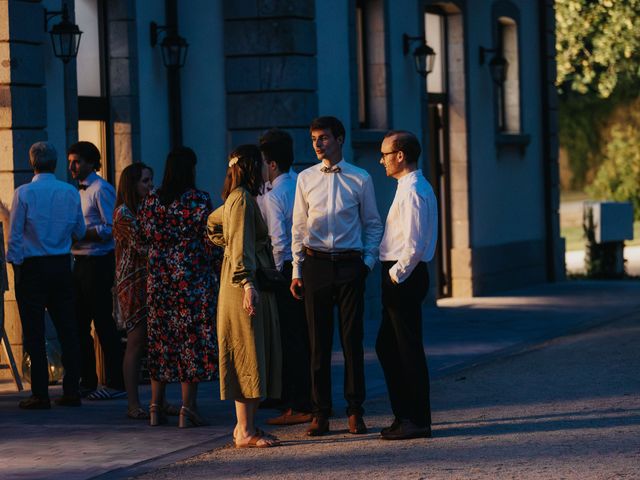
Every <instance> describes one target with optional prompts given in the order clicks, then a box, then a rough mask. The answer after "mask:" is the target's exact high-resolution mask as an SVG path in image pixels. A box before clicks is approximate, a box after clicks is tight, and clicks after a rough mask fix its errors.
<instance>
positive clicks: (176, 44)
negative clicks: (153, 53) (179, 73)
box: [161, 35, 189, 68]
mask: <svg viewBox="0 0 640 480" xmlns="http://www.w3.org/2000/svg"><path fill="white" fill-rule="evenodd" d="M161 47H162V62H163V63H164V66H165V67H167V68H181V67H183V66H184V63H185V61H186V60H187V52H188V50H189V44H188V43H187V42H186V41H185V39H184V38H182V37H180V36H178V35H170V36H166V37H165V38H164V40H163V41H162V45H161Z"/></svg>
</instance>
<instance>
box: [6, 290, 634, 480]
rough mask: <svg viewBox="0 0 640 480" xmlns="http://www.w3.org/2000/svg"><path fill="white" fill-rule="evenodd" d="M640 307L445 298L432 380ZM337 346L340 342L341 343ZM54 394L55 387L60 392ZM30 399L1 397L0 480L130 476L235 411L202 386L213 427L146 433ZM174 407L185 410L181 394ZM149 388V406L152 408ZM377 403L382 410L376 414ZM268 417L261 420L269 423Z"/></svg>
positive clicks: (595, 294)
mask: <svg viewBox="0 0 640 480" xmlns="http://www.w3.org/2000/svg"><path fill="white" fill-rule="evenodd" d="M639 307H640V282H635V281H629V282H566V283H562V284H555V285H543V286H540V287H536V288H531V289H527V290H521V291H517V292H514V293H511V294H508V295H504V296H500V297H488V298H476V299H467V300H459V299H456V300H446V301H441V302H439V307H438V308H425V335H424V337H425V338H424V340H425V349H426V351H427V353H428V356H429V362H430V370H431V372H432V376H433V377H434V378H435V379H437V378H443V377H444V376H445V375H447V374H448V373H451V372H454V371H459V370H460V369H462V368H465V367H468V366H470V365H473V364H478V363H480V364H482V363H486V362H488V361H490V360H495V359H496V358H499V357H501V356H503V355H505V354H507V353H515V352H518V351H521V350H523V349H524V348H525V346H530V345H532V344H537V343H540V342H544V341H545V340H548V339H551V338H554V337H557V336H560V335H566V334H568V333H570V332H575V331H580V330H584V329H585V328H588V327H590V326H594V325H598V324H601V323H604V322H610V321H613V320H615V319H616V318H620V317H624V316H625V315H628V314H629V313H631V312H634V311H638V309H639ZM377 326H378V325H377V322H376V321H375V320H373V321H371V322H369V323H368V324H367V325H366V338H365V346H366V352H365V355H366V369H367V370H366V375H367V392H368V398H370V399H371V400H370V401H368V402H367V403H366V404H365V408H366V409H367V410H368V411H371V412H375V411H376V408H380V407H379V405H380V399H381V398H383V397H384V395H385V393H386V391H385V387H384V381H383V378H382V373H381V370H380V368H379V365H378V362H377V360H376V357H375V352H374V349H373V345H374V343H375V335H376V331H377ZM336 345H338V343H337V342H336ZM341 377H342V368H341V354H340V353H338V352H336V354H335V355H334V382H333V383H334V386H335V390H334V398H335V399H336V405H335V407H336V408H335V410H336V413H338V414H341V413H342V411H343V408H342V407H343V406H344V402H343V401H341V400H340V398H341V396H342V393H341V392H342V387H341V384H342V381H341ZM52 393H53V394H55V388H54V392H52ZM23 396H25V395H17V394H2V395H0V458H2V459H3V461H2V463H1V464H0V478H2V479H26V478H29V479H32V478H47V479H57V478H60V479H63V478H64V479H69V480H73V479H85V478H92V477H97V476H101V478H110V479H115V478H128V477H130V476H131V475H133V474H140V473H144V472H146V471H149V470H152V469H154V468H159V467H161V466H163V465H167V464H170V463H173V462H176V461H178V460H181V459H185V458H189V457H192V456H194V455H197V454H200V453H203V452H207V451H210V450H212V449H213V448H215V447H217V446H222V445H224V444H225V443H226V442H228V441H229V433H230V431H231V426H232V424H233V417H232V411H231V405H229V404H228V403H224V402H220V401H219V400H216V398H217V397H218V392H217V384H215V383H209V384H204V385H202V388H201V390H200V393H199V403H200V406H201V409H202V411H203V412H206V414H207V416H208V417H209V418H210V419H211V421H212V425H213V426H211V427H206V428H197V429H190V430H186V431H185V430H178V429H177V428H176V426H175V422H174V423H173V424H172V425H170V426H166V427H158V428H150V427H147V426H146V425H145V424H144V423H143V422H135V421H132V420H128V419H126V417H125V416H124V411H125V408H126V402H125V401H124V400H119V401H112V402H85V404H84V405H83V407H82V408H80V409H64V408H55V407H54V408H53V409H52V410H51V411H41V412H24V411H21V410H19V409H18V408H17V401H18V399H19V398H22V397H23ZM169 397H170V400H171V401H173V402H175V403H179V392H178V389H177V387H176V386H173V387H172V388H171V389H170V390H169ZM148 399H149V392H148V388H145V389H144V391H143V401H144V402H148ZM376 405H378V406H377V407H376ZM269 413H271V412H261V417H262V418H264V417H265V416H266V415H267V414H269Z"/></svg>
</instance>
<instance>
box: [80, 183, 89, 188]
mask: <svg viewBox="0 0 640 480" xmlns="http://www.w3.org/2000/svg"><path fill="white" fill-rule="evenodd" d="M87 188H89V185H84V184H83V183H79V184H78V190H86V189H87Z"/></svg>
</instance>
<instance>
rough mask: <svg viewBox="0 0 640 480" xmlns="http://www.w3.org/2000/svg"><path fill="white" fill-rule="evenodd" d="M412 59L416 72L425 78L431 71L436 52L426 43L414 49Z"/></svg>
mask: <svg viewBox="0 0 640 480" xmlns="http://www.w3.org/2000/svg"><path fill="white" fill-rule="evenodd" d="M413 59H414V61H415V65H416V72H418V73H419V74H420V75H422V76H423V77H426V76H427V75H428V74H429V73H431V72H432V71H433V65H434V62H435V59H436V52H434V51H433V49H432V48H431V47H430V46H429V45H427V44H426V43H425V44H423V45H420V46H419V47H416V49H415V50H414V51H413Z"/></svg>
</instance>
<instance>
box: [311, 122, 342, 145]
mask: <svg viewBox="0 0 640 480" xmlns="http://www.w3.org/2000/svg"><path fill="white" fill-rule="evenodd" d="M313 130H331V133H332V134H333V136H334V137H335V138H336V139H337V138H338V137H342V139H343V140H344V137H345V130H344V125H342V122H341V121H340V120H338V119H337V118H336V117H318V118H314V119H313V120H312V122H311V125H310V126H309V131H313Z"/></svg>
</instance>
